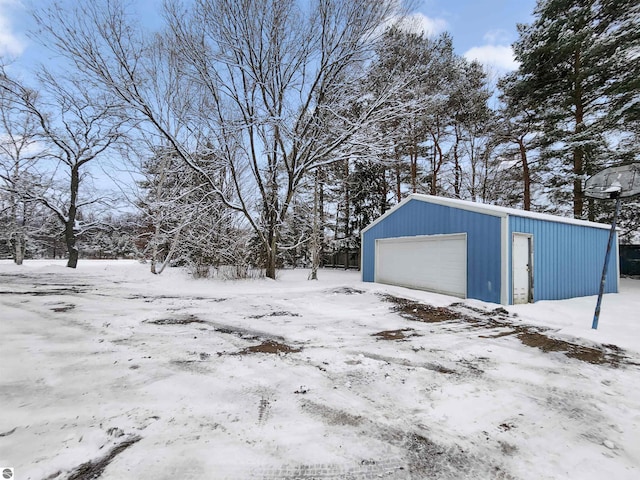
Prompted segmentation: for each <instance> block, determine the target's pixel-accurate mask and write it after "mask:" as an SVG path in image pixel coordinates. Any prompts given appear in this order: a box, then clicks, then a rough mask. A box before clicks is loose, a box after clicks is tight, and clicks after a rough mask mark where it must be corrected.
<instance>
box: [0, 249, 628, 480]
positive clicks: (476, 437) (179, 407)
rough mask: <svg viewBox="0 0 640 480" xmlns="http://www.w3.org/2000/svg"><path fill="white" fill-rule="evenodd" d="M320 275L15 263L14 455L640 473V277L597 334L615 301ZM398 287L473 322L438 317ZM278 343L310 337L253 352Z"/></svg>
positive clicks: (230, 474) (143, 468)
mask: <svg viewBox="0 0 640 480" xmlns="http://www.w3.org/2000/svg"><path fill="white" fill-rule="evenodd" d="M307 276H308V271H306V270H292V271H284V272H281V273H280V277H279V278H278V280H275V281H274V280H269V279H257V280H256V279H254V280H246V281H226V282H222V281H214V280H194V279H191V278H190V277H188V275H187V274H186V273H185V272H184V271H182V270H179V269H167V270H166V271H165V273H163V274H162V275H160V276H153V275H151V274H150V273H149V272H148V265H141V264H138V263H136V262H129V261H86V260H81V261H80V262H79V265H78V269H76V270H75V271H74V270H71V269H67V268H65V267H64V262H63V261H56V262H52V261H26V262H25V264H24V265H23V266H22V267H18V266H14V265H13V264H11V263H9V262H7V261H0V335H1V338H2V349H1V350H0V362H1V365H2V367H0V405H2V415H1V416H0V467H3V466H7V467H13V468H15V475H16V478H20V479H29V478H31V479H42V478H49V479H63V478H69V477H72V476H73V475H74V473H77V472H78V469H79V467H80V466H81V465H82V464H84V463H85V462H89V461H93V462H96V461H97V460H100V459H104V458H106V457H109V453H110V452H111V453H113V455H112V457H113V458H109V461H105V462H104V465H103V467H104V470H103V471H101V476H100V478H103V479H122V478H160V479H172V478H184V479H197V478H216V479H218V478H221V479H224V478H230V479H244V478H247V479H248V478H252V479H253V478H265V479H276V478H291V479H293V478H301V479H302V478H308V479H310V478H317V479H320V478H352V479H360V478H363V479H364V478H392V479H408V478H430V479H462V478H469V479H477V478H513V479H536V480H538V479H558V478H580V479H586V480H588V479H602V478H615V479H623V480H624V479H635V478H640V413H639V412H640V381H639V380H640V378H638V377H639V376H640V375H639V373H640V370H639V365H638V363H640V321H639V320H638V318H639V317H638V314H637V312H638V311H640V280H633V279H622V280H621V288H620V290H621V293H619V294H608V295H605V297H604V300H603V306H602V314H601V318H600V326H599V329H598V330H592V329H591V320H592V317H593V310H594V307H595V297H585V298H576V299H571V300H563V301H555V302H538V303H536V304H529V305H519V306H509V307H506V309H507V310H508V312H509V314H508V315H507V314H504V313H500V311H499V310H496V309H497V308H499V306H498V305H494V304H487V303H483V302H480V301H477V300H465V301H463V302H462V303H461V304H460V305H458V306H456V307H451V305H452V304H454V303H459V302H460V300H459V299H456V298H452V297H447V296H444V295H437V294H431V293H428V292H421V291H415V290H409V289H404V288H400V287H392V286H386V285H378V284H372V283H362V282H361V281H360V279H359V278H360V277H359V273H358V272H345V271H330V270H321V271H320V272H319V276H320V280H319V281H307V280H306V279H307ZM385 295H393V296H396V297H402V298H406V299H409V300H411V301H415V302H419V303H420V304H428V305H433V306H435V307H449V308H450V309H458V310H456V311H459V312H464V315H466V318H467V320H466V321H465V320H459V319H455V320H450V321H445V322H436V323H425V322H418V321H415V320H412V319H410V318H406V317H403V316H401V315H400V314H399V313H398V312H396V311H394V303H392V302H390V301H387V300H385V297H384V296H385ZM516 315H517V316H516ZM493 318H495V319H497V320H500V322H498V323H491V324H489V323H487V324H485V323H482V322H484V321H486V319H493ZM469 319H471V320H469ZM176 320H181V323H180V322H178V323H176ZM154 322H155V323H154ZM172 322H173V323H172ZM478 322H480V323H478ZM527 325H533V326H535V328H536V331H543V330H544V331H545V334H547V335H549V336H551V337H553V338H557V339H563V340H568V341H570V342H572V343H574V344H576V345H583V346H587V347H588V346H594V345H595V346H600V345H602V344H606V345H609V346H608V347H606V349H607V351H610V352H611V351H614V350H613V347H612V345H615V346H618V347H620V348H622V349H624V351H623V352H619V353H620V355H622V356H623V357H624V358H623V359H622V360H621V361H620V362H619V364H617V363H615V362H614V363H615V364H612V363H603V364H596V363H589V362H586V361H582V360H580V359H578V358H573V357H570V356H568V355H565V354H564V353H562V352H560V351H546V352H545V351H543V350H541V349H539V348H536V347H534V346H529V345H526V344H525V343H523V341H520V339H519V337H518V336H517V335H516V334H513V330H512V329H513V328H524V327H525V326H527ZM545 329H548V330H545ZM395 330H402V331H403V333H404V334H405V336H406V338H405V339H403V340H402V339H401V340H393V339H391V340H390V339H384V338H382V337H380V336H373V335H374V334H376V333H379V332H383V331H395ZM528 331H529V330H528ZM509 332H511V333H509ZM264 340H272V341H274V342H278V343H282V344H286V345H288V346H289V347H291V348H292V349H294V350H296V349H301V350H300V351H297V352H296V351H292V352H290V353H279V354H270V353H247V352H246V351H245V349H247V348H248V347H252V346H256V345H258V344H260V343H261V342H263V341H264ZM602 348H605V347H602ZM243 351H245V353H242V354H241V352H243ZM123 442H129V443H123ZM118 445H120V446H121V449H120V451H117V452H116V451H115V450H113V449H114V448H115V447H116V446H118ZM114 452H116V453H114ZM76 478H83V477H76ZM84 478H89V477H84Z"/></svg>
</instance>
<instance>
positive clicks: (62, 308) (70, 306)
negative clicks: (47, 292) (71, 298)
mask: <svg viewBox="0 0 640 480" xmlns="http://www.w3.org/2000/svg"><path fill="white" fill-rule="evenodd" d="M74 308H76V306H75V305H74V304H72V303H68V304H66V305H60V306H57V307H53V308H51V311H52V312H56V313H64V312H68V311H70V310H73V309H74Z"/></svg>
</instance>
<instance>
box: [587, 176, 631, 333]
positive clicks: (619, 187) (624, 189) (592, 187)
mask: <svg viewBox="0 0 640 480" xmlns="http://www.w3.org/2000/svg"><path fill="white" fill-rule="evenodd" d="M584 194H585V195H586V196H587V197H591V198H597V199H600V200H608V199H615V201H616V210H615V213H614V214H613V221H612V222H611V230H610V231H609V242H608V243H607V253H606V254H605V256H604V267H602V277H601V279H600V292H599V293H598V303H597V304H596V311H595V314H594V315H593V323H592V324H591V328H593V329H594V330H595V329H597V328H598V319H599V318H600V306H601V305H602V295H603V293H604V285H605V282H606V280H607V266H608V264H609V257H610V256H611V245H612V243H613V237H614V235H615V232H616V222H617V221H618V215H619V213H620V200H621V199H622V198H627V197H633V196H635V195H638V194H640V163H632V164H629V165H621V166H619V167H609V168H605V169H604V170H602V171H601V172H598V173H596V174H595V175H593V176H592V177H590V178H589V179H588V180H587V182H586V184H585V189H584Z"/></svg>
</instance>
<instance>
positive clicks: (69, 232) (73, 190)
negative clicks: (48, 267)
mask: <svg viewBox="0 0 640 480" xmlns="http://www.w3.org/2000/svg"><path fill="white" fill-rule="evenodd" d="M79 186H80V172H79V171H78V167H76V166H74V167H73V168H72V169H71V183H70V192H69V193H70V194H71V198H70V199H69V213H68V215H67V219H66V221H65V225H64V240H65V243H66V244H67V253H68V254H69V260H68V261H67V267H69V268H76V267H77V266H78V247H77V245H76V240H77V239H76V229H75V227H76V215H77V213H78V209H77V205H78V188H79Z"/></svg>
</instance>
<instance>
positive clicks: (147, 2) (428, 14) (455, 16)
mask: <svg viewBox="0 0 640 480" xmlns="http://www.w3.org/2000/svg"><path fill="white" fill-rule="evenodd" d="M45 1H47V0H0V55H1V56H4V57H9V58H16V57H21V56H22V57H23V60H26V61H27V62H28V59H30V58H42V57H41V55H42V52H41V50H42V47H39V46H37V45H35V44H34V43H33V42H32V41H30V40H29V39H28V37H27V36H26V32H27V30H28V29H29V28H30V27H31V22H30V18H29V15H28V13H27V7H26V5H29V4H30V3H32V2H35V3H36V4H38V5H40V6H41V5H42V4H43V3H44V2H45ZM86 1H92V0H86ZM418 2H419V3H418V6H417V9H416V13H415V14H414V16H413V21H414V22H415V23H416V24H417V25H419V27H418V28H420V29H422V30H426V31H428V32H429V33H431V34H438V33H441V32H443V31H448V32H450V33H451V34H452V36H453V42H454V47H455V49H456V51H457V52H458V53H459V54H461V55H465V56H466V57H467V58H469V59H477V60H480V61H481V62H482V63H484V64H485V65H487V66H489V67H490V69H492V70H494V71H495V72H496V73H498V74H500V73H504V72H506V71H508V70H511V69H513V68H515V66H516V65H515V63H514V62H513V59H512V53H511V48H510V45H511V43H512V42H513V41H514V40H516V39H517V37H518V34H517V30H516V24H517V23H530V22H531V20H532V17H531V14H532V12H533V9H534V7H535V3H536V1H535V0H422V1H420V0H418ZM132 3H133V4H134V5H136V9H137V10H138V11H140V12H145V13H147V12H152V11H155V12H157V11H159V9H160V8H161V5H162V0H132ZM147 18H148V17H147Z"/></svg>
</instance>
